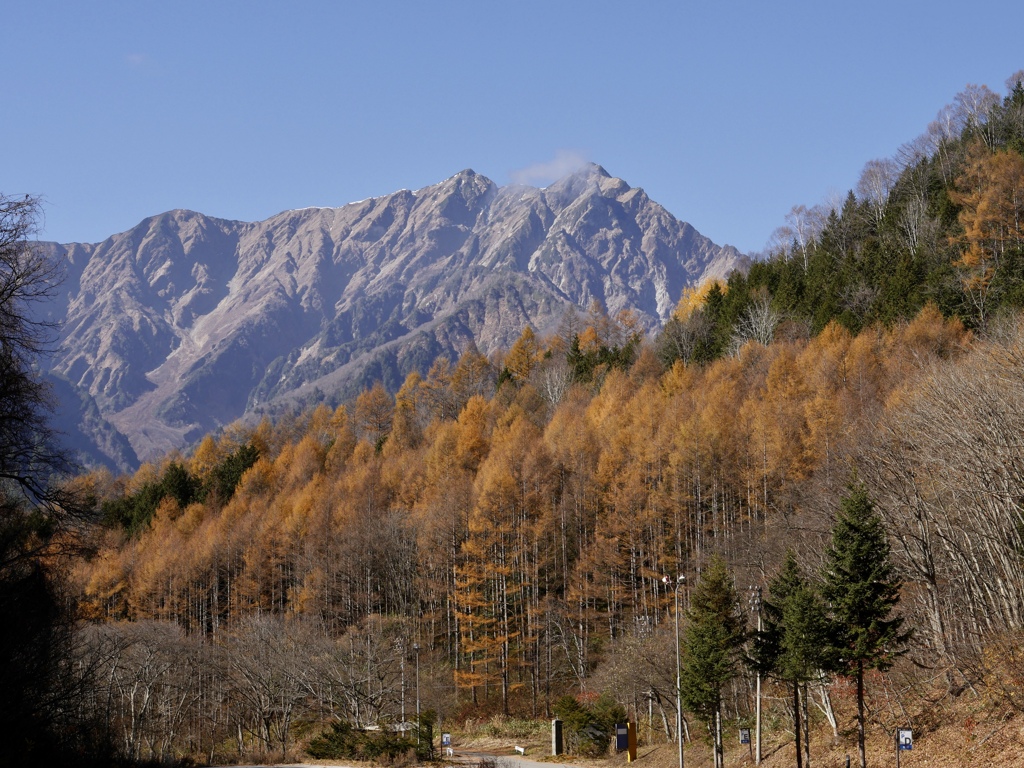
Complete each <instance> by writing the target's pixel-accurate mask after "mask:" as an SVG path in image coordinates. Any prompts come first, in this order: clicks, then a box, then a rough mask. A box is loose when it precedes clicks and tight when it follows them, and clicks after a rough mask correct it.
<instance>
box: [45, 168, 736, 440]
mask: <svg viewBox="0 0 1024 768" xmlns="http://www.w3.org/2000/svg"><path fill="white" fill-rule="evenodd" d="M52 247H53V248H55V249H57V251H58V252H60V253H62V254H64V255H65V256H66V258H67V261H68V264H69V269H68V278H67V280H66V282H65V284H64V285H63V287H62V289H61V290H62V292H61V295H60V296H59V297H58V301H57V304H56V305H55V309H54V310H53V311H54V314H55V316H56V318H57V319H60V320H62V321H63V331H62V334H61V338H60V347H59V350H58V352H57V354H56V355H55V356H54V358H53V361H52V372H53V373H54V374H55V375H57V376H59V377H61V378H63V379H66V380H67V381H68V382H69V383H70V384H71V385H72V386H74V387H76V388H78V389H79V390H80V391H81V393H82V398H83V400H88V401H89V402H94V403H95V406H96V408H98V410H99V412H100V413H101V414H102V415H103V417H104V418H105V419H107V420H108V421H109V422H110V423H111V424H112V425H113V426H114V427H115V428H116V429H117V431H119V432H120V433H122V434H123V435H125V436H126V437H127V438H128V440H129V441H130V443H131V445H132V447H133V448H134V450H135V452H136V454H137V455H138V456H139V458H142V459H146V458H149V457H152V456H155V455H158V454H160V453H162V452H165V451H166V450H169V449H171V448H175V447H183V446H184V445H186V444H187V443H189V442H191V441H193V440H195V439H196V438H197V437H198V436H200V435H202V434H204V433H206V432H208V431H210V430H213V429H216V428H217V427H218V426H221V425H223V424H226V423H229V422H231V421H233V420H235V419H238V418H240V417H242V416H243V415H245V414H246V413H249V412H252V411H253V409H256V408H261V407H267V406H268V404H273V403H279V402H281V401H282V400H286V399H288V398H291V397H294V396H295V395H296V393H302V392H309V391H311V390H313V389H314V388H319V389H320V390H321V391H337V390H338V389H339V388H341V389H345V388H346V387H348V388H351V387H352V386H353V385H361V384H362V383H363V382H364V380H365V379H366V378H367V377H376V378H385V379H391V381H390V383H392V384H394V383H395V381H394V379H398V380H399V381H400V377H403V376H404V375H405V373H407V372H408V371H409V370H413V369H420V370H423V371H425V369H426V367H428V366H429V364H430V362H432V360H433V359H434V358H436V357H437V356H438V355H441V354H448V355H450V356H453V357H454V356H458V354H459V353H461V351H462V350H463V349H464V348H465V346H466V345H467V344H468V343H470V342H471V341H472V342H475V343H476V344H477V346H478V347H479V348H480V349H481V351H483V352H485V353H489V352H491V351H494V350H495V349H497V348H499V347H508V346H509V345H510V344H511V343H512V341H513V340H514V339H515V338H516V337H517V336H518V335H519V333H520V332H521V330H522V328H523V326H524V325H526V324H527V323H529V324H531V325H533V326H534V328H535V329H537V330H538V331H540V332H546V331H548V330H550V329H552V328H553V327H554V326H555V325H556V324H557V323H558V321H559V320H560V318H561V317H562V316H563V315H564V313H565V311H566V309H567V307H568V306H569V305H575V306H577V307H580V308H586V307H588V306H589V305H590V304H591V302H592V301H593V300H595V299H598V300H600V301H602V302H603V303H604V305H605V306H606V307H607V308H608V310H609V312H612V313H614V312H617V311H618V310H620V309H625V308H627V307H628V308H632V309H633V310H634V311H635V312H636V313H637V314H638V316H639V318H640V319H641V322H643V323H644V325H645V327H647V328H648V329H654V328H656V327H657V326H659V325H660V324H661V323H662V322H664V321H665V320H666V319H667V318H668V316H669V314H670V312H671V310H672V308H673V306H674V304H675V302H676V301H677V300H678V298H679V296H680V294H681V292H682V290H683V288H684V287H686V286H688V285H693V284H696V283H698V282H700V281H702V280H704V279H706V278H708V277H714V276H724V275H725V274H726V273H727V272H729V271H730V270H731V269H733V268H735V267H736V266H737V265H740V264H741V263H742V262H743V260H744V257H742V256H741V255H740V254H739V253H738V252H737V251H736V250H735V249H733V248H731V247H728V246H726V247H719V246H717V245H715V244H714V243H712V242H711V241H710V240H708V239H707V238H705V237H703V236H702V235H700V233H698V232H697V231H696V230H695V229H694V228H693V227H691V226H690V225H689V224H686V223H684V222H681V221H679V220H677V219H676V218H675V217H674V216H672V215H671V214H670V213H668V212H667V211H666V210H665V209H664V208H662V207H661V206H660V205H658V204H657V203H655V202H653V201H652V200H650V198H649V197H648V196H647V195H646V193H644V191H643V190H642V189H639V188H631V187H630V186H629V185H628V184H626V182H624V181H623V180H621V179H618V178H614V177H612V176H610V175H609V174H608V173H607V172H606V171H605V170H604V169H603V168H601V167H600V166H596V165H590V166H587V167H586V168H584V169H583V170H581V171H579V172H577V173H575V174H572V175H570V176H568V177H566V178H564V179H562V180H560V181H558V182H556V183H554V184H552V185H551V186H549V187H546V188H544V189H537V188H534V187H527V186H508V187H498V186H496V185H495V184H494V182H492V181H491V180H490V179H487V178H486V177H484V176H481V175H480V174H477V173H475V172H473V171H471V170H466V171H462V172H461V173H459V174H456V175H455V176H452V177H451V178H449V179H446V180H445V181H443V182H441V183H440V184H436V185H433V186H429V187H426V188H424V189H421V190H417V191H415V192H412V191H409V190H402V191H399V192H395V193H393V194H391V195H386V196H384V197H379V198H373V199H369V200H364V201H361V202H357V203H350V204H349V205H346V206H343V207H340V208H306V209H301V210H293V211H285V212H283V213H280V214H278V215H276V216H273V217H271V218H269V219H267V220H265V221H261V222H251V223H246V222H237V221H227V220H223V219H216V218H212V217H208V216H204V215H203V214H200V213H196V212H193V211H184V210H176V211H170V212H168V213H164V214H162V215H159V216H154V217H151V218H148V219H146V220H144V221H142V222H141V223H140V224H139V225H138V226H136V227H134V228H133V229H131V230H129V231H127V232H123V233H121V234H118V235H114V236H113V237H110V238H108V239H107V240H105V241H103V242H102V243H98V244H92V245H89V244H79V243H75V244H70V245H65V246H52Z"/></svg>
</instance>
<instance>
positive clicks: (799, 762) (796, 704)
mask: <svg viewBox="0 0 1024 768" xmlns="http://www.w3.org/2000/svg"><path fill="white" fill-rule="evenodd" d="M793 734H794V735H795V736H796V768H803V764H804V762H803V761H804V753H803V749H802V748H801V744H800V683H798V682H797V681H795V680H794V681H793Z"/></svg>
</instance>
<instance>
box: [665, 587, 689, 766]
mask: <svg viewBox="0 0 1024 768" xmlns="http://www.w3.org/2000/svg"><path fill="white" fill-rule="evenodd" d="M661 581H662V583H663V584H664V585H665V586H666V587H670V586H672V579H670V578H669V577H668V576H664V577H662V579H661ZM684 584H686V576H683V575H682V574H680V575H679V576H677V577H676V579H675V589H674V590H673V591H674V592H675V603H676V735H677V737H678V738H679V768H685V766H684V763H683V698H682V689H683V680H682V669H683V667H682V658H681V657H680V652H679V589H680V587H682V586H683V585H684Z"/></svg>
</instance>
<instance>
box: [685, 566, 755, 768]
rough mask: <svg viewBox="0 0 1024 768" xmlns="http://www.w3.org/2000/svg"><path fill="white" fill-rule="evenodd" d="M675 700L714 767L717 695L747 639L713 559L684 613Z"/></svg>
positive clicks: (718, 741)
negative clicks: (704, 740) (709, 750)
mask: <svg viewBox="0 0 1024 768" xmlns="http://www.w3.org/2000/svg"><path fill="white" fill-rule="evenodd" d="M686 622H687V623H686V631H685V634H684V636H683V660H682V667H681V669H680V695H681V696H682V701H683V704H684V705H685V707H686V708H687V709H689V710H690V711H691V712H694V713H695V714H696V715H697V716H698V717H699V718H700V719H701V720H703V721H704V722H705V723H706V724H707V726H708V729H709V730H710V731H711V734H712V737H713V741H714V752H715V766H716V768H720V767H721V766H722V764H723V760H724V756H723V749H722V689H723V688H724V687H725V685H726V684H727V683H728V682H729V681H730V680H732V678H733V676H734V675H735V674H736V667H737V665H738V663H739V658H740V648H741V646H742V645H743V642H744V640H745V639H746V632H745V631H744V630H745V627H744V622H743V618H742V616H741V614H740V610H739V601H738V599H737V596H736V587H735V586H734V585H733V581H732V577H731V576H730V575H729V572H728V570H727V569H726V567H725V561H724V560H722V559H721V558H720V557H715V558H714V559H713V560H712V561H711V563H710V565H709V566H708V568H707V570H705V571H704V573H703V574H701V579H700V581H699V582H698V583H697V586H696V588H695V589H694V591H693V595H692V597H691V599H690V607H689V609H688V610H687V612H686Z"/></svg>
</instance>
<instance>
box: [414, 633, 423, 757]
mask: <svg viewBox="0 0 1024 768" xmlns="http://www.w3.org/2000/svg"><path fill="white" fill-rule="evenodd" d="M412 649H413V650H414V651H416V746H417V747H418V746H419V745H420V731H422V730H423V723H422V722H420V644H419V643H413V644H412Z"/></svg>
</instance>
